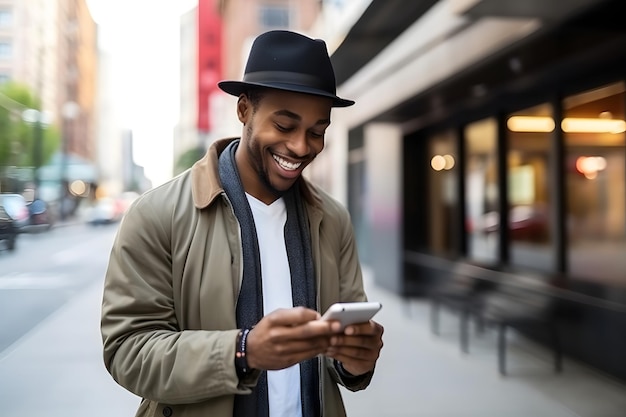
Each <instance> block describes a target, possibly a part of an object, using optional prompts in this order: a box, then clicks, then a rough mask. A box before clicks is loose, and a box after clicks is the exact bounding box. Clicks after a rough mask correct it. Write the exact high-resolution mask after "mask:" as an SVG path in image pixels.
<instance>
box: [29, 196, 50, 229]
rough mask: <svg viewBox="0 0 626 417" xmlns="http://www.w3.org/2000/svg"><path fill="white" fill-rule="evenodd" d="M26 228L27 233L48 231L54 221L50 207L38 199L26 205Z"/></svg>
mask: <svg viewBox="0 0 626 417" xmlns="http://www.w3.org/2000/svg"><path fill="white" fill-rule="evenodd" d="M27 207H28V215H29V218H28V226H27V227H26V228H25V229H26V231H27V232H29V233H36V232H40V231H46V230H49V229H50V228H51V227H52V225H53V224H54V221H55V216H54V215H53V211H52V210H51V207H50V205H49V204H48V203H47V202H45V201H43V200H40V199H35V200H33V201H31V202H30V203H28V206H27Z"/></svg>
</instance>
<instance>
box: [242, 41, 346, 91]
mask: <svg viewBox="0 0 626 417" xmlns="http://www.w3.org/2000/svg"><path fill="white" fill-rule="evenodd" d="M271 72H274V73H275V74H276V75H279V76H285V77H286V79H285V82H287V83H289V78H290V77H289V76H288V74H285V73H292V74H302V75H303V76H306V78H307V79H309V80H310V81H313V79H314V80H315V81H316V84H317V87H318V88H321V89H323V90H325V91H326V92H328V93H329V94H335V92H336V84H335V73H334V70H333V67H332V64H331V62H330V58H329V56H328V51H327V49H326V43H325V42H324V41H323V40H321V39H311V38H308V37H306V36H304V35H301V34H298V33H295V32H289V31H283V30H274V31H270V32H266V33H263V34H261V35H259V36H258V37H257V38H256V39H255V40H254V42H253V43H252V48H251V50H250V55H249V57H248V62H247V63H246V68H245V71H244V80H245V79H249V78H250V75H251V74H254V73H265V74H266V76H269V77H271V74H270V73H271Z"/></svg>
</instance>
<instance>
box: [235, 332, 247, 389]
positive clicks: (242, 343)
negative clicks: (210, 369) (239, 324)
mask: <svg viewBox="0 0 626 417" xmlns="http://www.w3.org/2000/svg"><path fill="white" fill-rule="evenodd" d="M248 333H250V329H242V330H241V331H240V332H239V334H238V335H237V351H236V352H235V370H236V371H237V376H238V377H239V378H240V379H241V378H243V377H245V376H246V375H248V374H249V373H250V370H251V369H250V367H249V366H248V359H247V358H246V343H247V341H248Z"/></svg>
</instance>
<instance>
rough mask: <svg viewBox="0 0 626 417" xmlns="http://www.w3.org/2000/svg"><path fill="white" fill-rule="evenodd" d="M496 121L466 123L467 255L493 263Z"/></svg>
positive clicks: (495, 242) (495, 254)
mask: <svg viewBox="0 0 626 417" xmlns="http://www.w3.org/2000/svg"><path fill="white" fill-rule="evenodd" d="M497 134H498V129H497V123H496V120H495V119H493V118H489V119H484V120H480V121H477V122H474V123H471V124H469V125H467V126H466V127H465V132H464V136H465V147H466V158H467V159H466V164H465V215H466V219H465V220H466V221H465V226H466V228H467V239H468V241H467V250H468V256H469V257H470V258H471V259H474V260H477V261H484V262H488V263H492V262H495V261H497V260H498V248H499V243H498V234H497V227H498V218H499V213H498V211H497V210H498V195H499V192H498V164H497V160H498V155H497Z"/></svg>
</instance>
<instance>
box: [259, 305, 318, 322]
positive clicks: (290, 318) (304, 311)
mask: <svg viewBox="0 0 626 417" xmlns="http://www.w3.org/2000/svg"><path fill="white" fill-rule="evenodd" d="M319 318H320V313H318V312H317V311H315V310H312V309H310V308H306V307H293V308H279V309H277V310H274V311H272V312H271V313H269V314H268V315H266V316H265V317H264V319H266V320H268V321H269V322H270V324H271V325H273V326H295V325H298V324H303V323H307V322H309V321H312V320H317V319H319Z"/></svg>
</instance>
